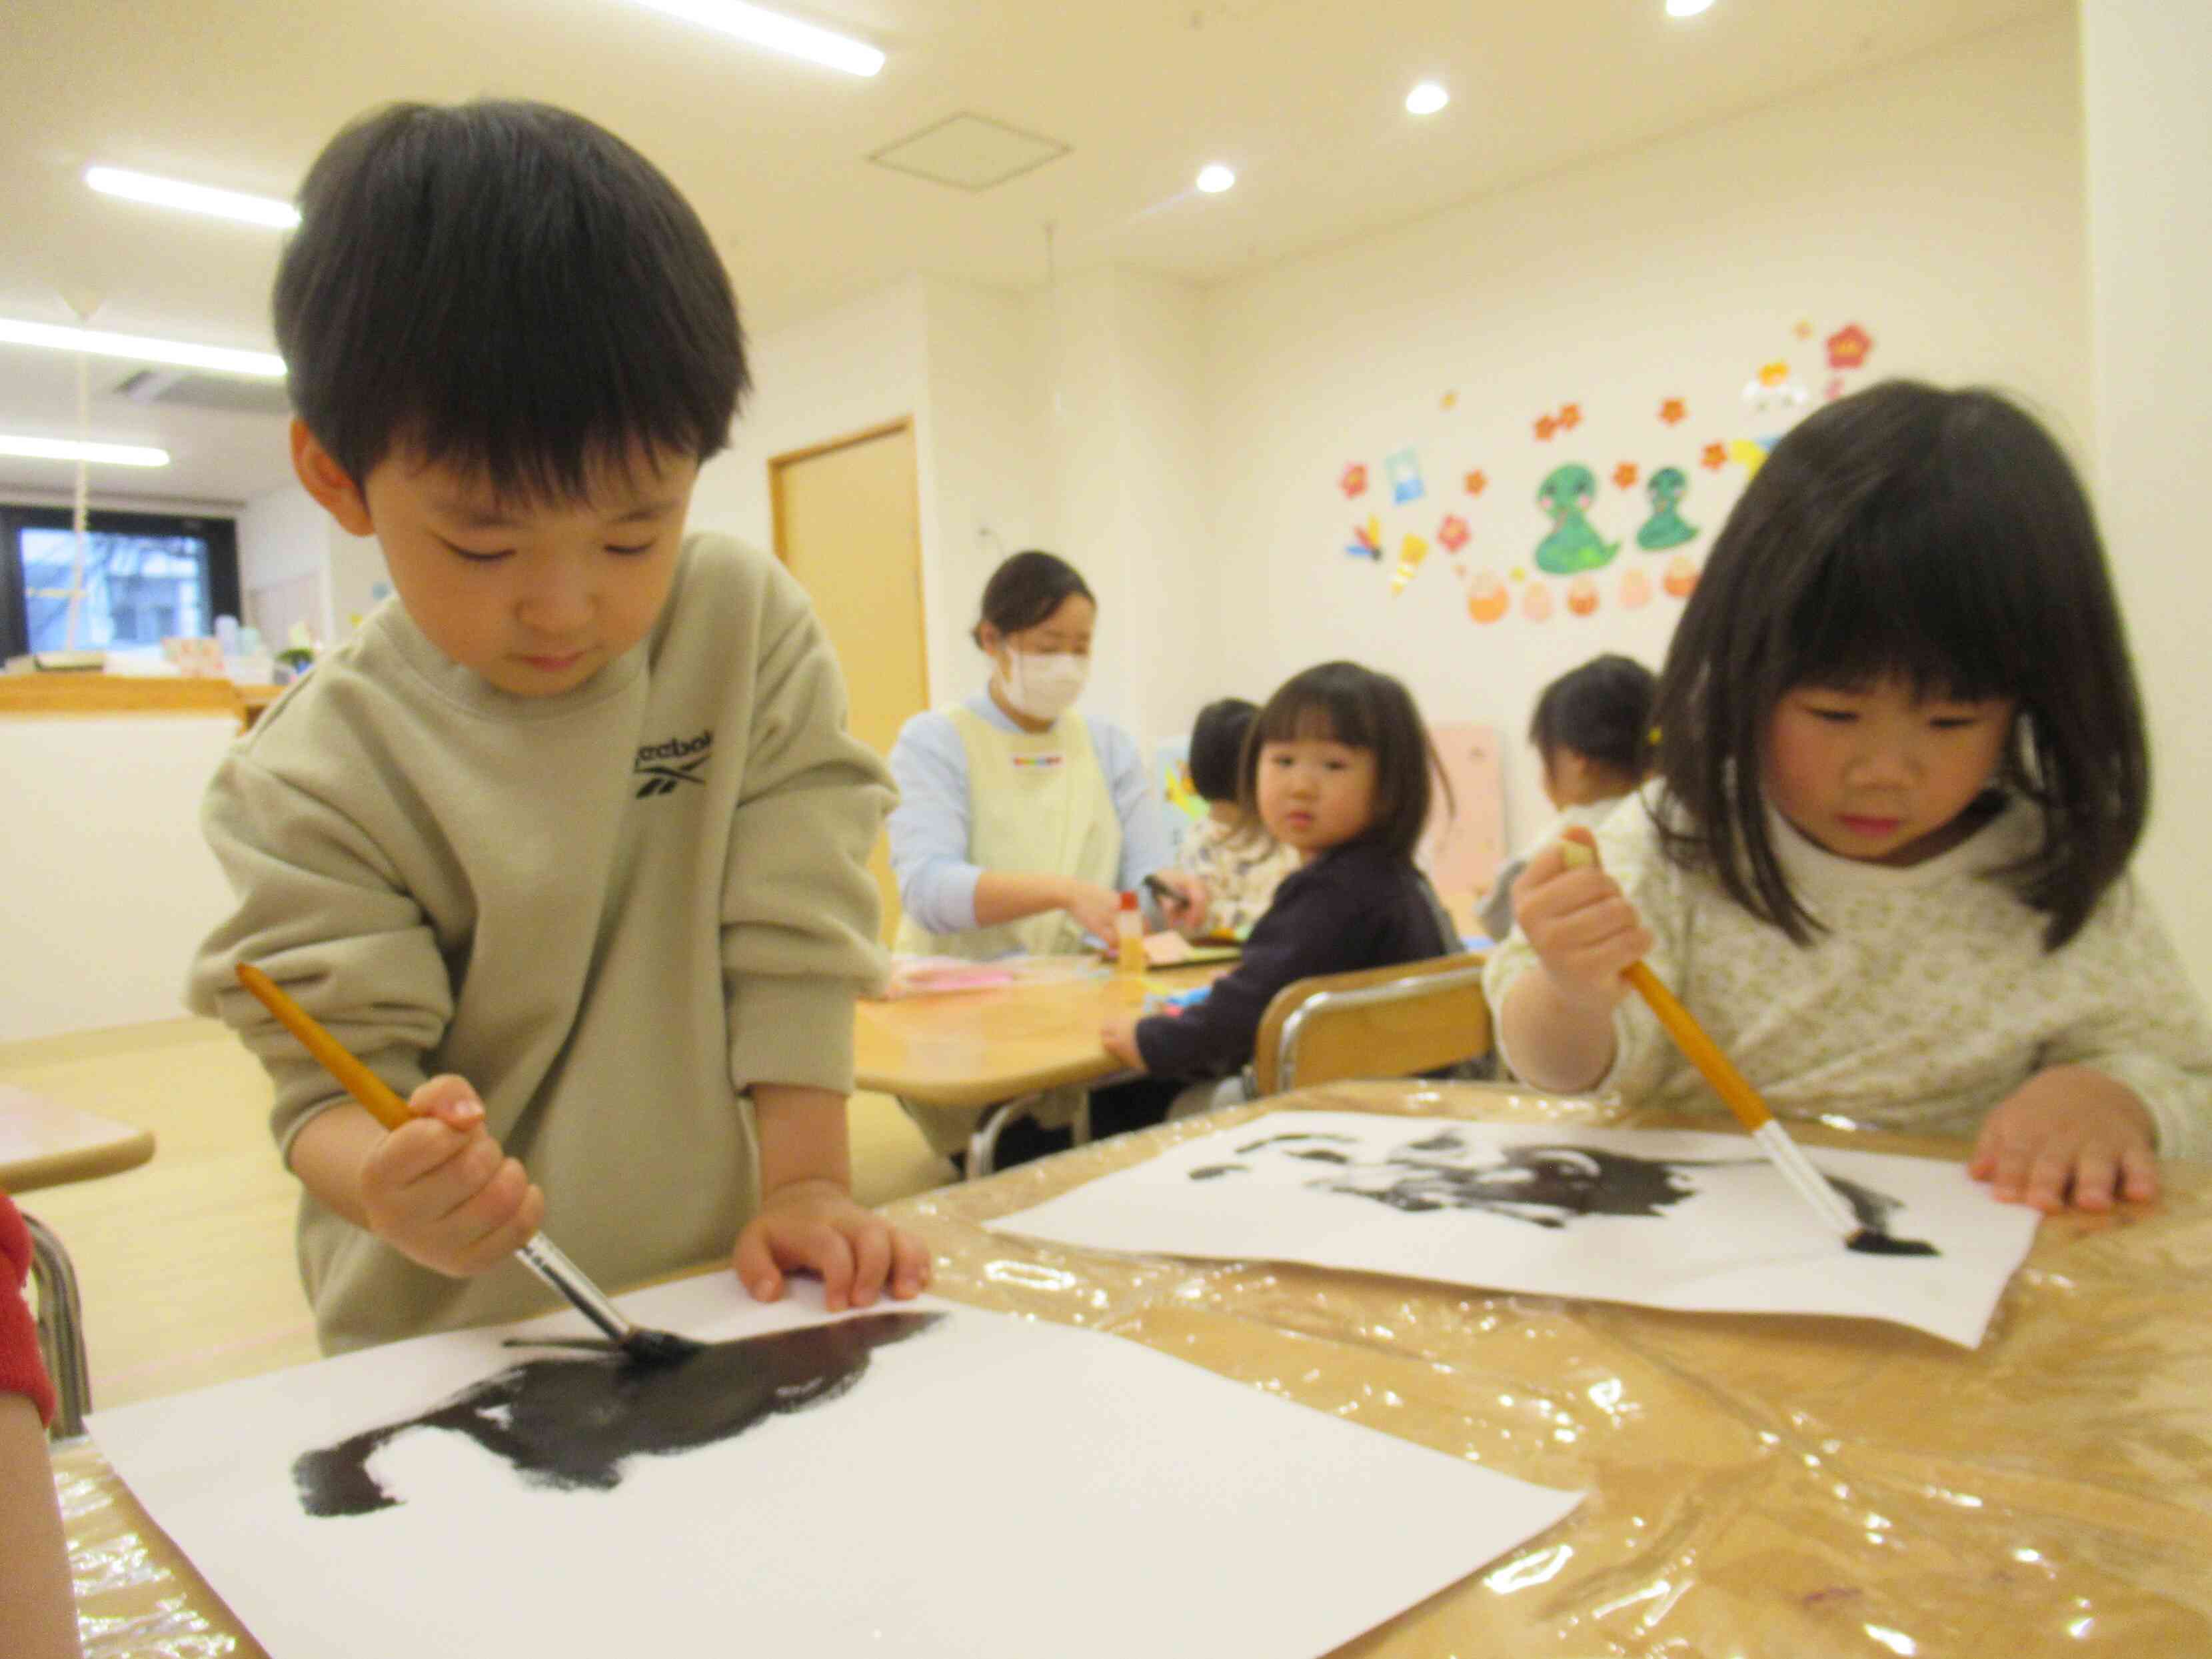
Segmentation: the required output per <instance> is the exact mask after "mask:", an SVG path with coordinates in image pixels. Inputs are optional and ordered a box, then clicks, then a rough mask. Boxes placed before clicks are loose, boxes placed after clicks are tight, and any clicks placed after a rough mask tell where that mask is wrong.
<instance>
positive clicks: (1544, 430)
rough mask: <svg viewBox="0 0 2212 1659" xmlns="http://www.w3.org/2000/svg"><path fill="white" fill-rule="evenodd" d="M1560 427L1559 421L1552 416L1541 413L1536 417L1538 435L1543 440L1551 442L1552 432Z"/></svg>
mask: <svg viewBox="0 0 2212 1659" xmlns="http://www.w3.org/2000/svg"><path fill="white" fill-rule="evenodd" d="M1558 430H1559V422H1558V421H1557V420H1556V419H1555V418H1553V416H1549V415H1539V416H1537V417H1536V436H1537V438H1538V439H1539V440H1541V441H1542V442H1545V443H1549V442H1551V441H1552V435H1553V433H1554V432H1557V431H1558Z"/></svg>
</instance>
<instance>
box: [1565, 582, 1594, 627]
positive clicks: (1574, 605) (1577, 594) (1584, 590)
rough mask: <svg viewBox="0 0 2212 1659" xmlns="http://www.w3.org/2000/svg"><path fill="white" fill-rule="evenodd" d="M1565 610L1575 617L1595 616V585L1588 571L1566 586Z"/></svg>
mask: <svg viewBox="0 0 2212 1659" xmlns="http://www.w3.org/2000/svg"><path fill="white" fill-rule="evenodd" d="M1567 609H1568V611H1571V613H1572V614H1574V615H1575V616H1577V617H1589V616H1595V614H1596V612H1597V583H1596V582H1595V580H1592V579H1591V577H1590V574H1589V572H1588V571H1584V572H1583V574H1581V575H1579V576H1577V577H1576V578H1575V579H1574V580H1572V581H1571V582H1569V583H1568V584H1567Z"/></svg>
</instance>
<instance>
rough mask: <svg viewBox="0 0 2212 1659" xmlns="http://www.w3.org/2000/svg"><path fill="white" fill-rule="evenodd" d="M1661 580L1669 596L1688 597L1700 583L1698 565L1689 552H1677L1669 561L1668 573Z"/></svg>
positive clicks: (1674, 597)
mask: <svg viewBox="0 0 2212 1659" xmlns="http://www.w3.org/2000/svg"><path fill="white" fill-rule="evenodd" d="M1660 580H1661V582H1662V586H1665V588H1666V590H1667V593H1668V598H1670V599H1688V598H1689V597H1690V590H1691V589H1692V588H1693V587H1695V586H1697V585H1698V567H1697V565H1696V564H1695V563H1694V562H1692V560H1691V559H1690V556H1688V555H1687V554H1686V553H1677V554H1676V555H1675V556H1674V557H1673V558H1671V559H1669V560H1668V561H1667V574H1665V575H1664V576H1663V577H1662V578H1661V579H1660Z"/></svg>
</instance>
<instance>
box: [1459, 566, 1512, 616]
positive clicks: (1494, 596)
mask: <svg viewBox="0 0 2212 1659" xmlns="http://www.w3.org/2000/svg"><path fill="white" fill-rule="evenodd" d="M1512 606H1513V595H1512V593H1511V592H1510V590H1509V589H1508V588H1507V587H1506V586H1505V584H1504V582H1502V581H1500V580H1498V575H1497V573H1496V572H1495V571H1490V570H1478V571H1476V572H1475V573H1474V575H1473V576H1472V577H1471V578H1469V579H1468V584H1467V614H1468V616H1470V617H1474V619H1475V621H1477V622H1479V623H1494V622H1497V621H1498V620H1499V619H1500V618H1502V617H1504V615H1505V613H1506V612H1507V611H1510V609H1512Z"/></svg>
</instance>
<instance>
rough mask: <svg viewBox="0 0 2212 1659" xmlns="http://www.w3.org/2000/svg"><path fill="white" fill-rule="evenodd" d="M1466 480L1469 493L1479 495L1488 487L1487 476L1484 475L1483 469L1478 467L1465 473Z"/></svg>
mask: <svg viewBox="0 0 2212 1659" xmlns="http://www.w3.org/2000/svg"><path fill="white" fill-rule="evenodd" d="M1466 482H1467V493H1468V495H1480V494H1482V492H1483V491H1484V490H1486V489H1489V488H1490V480H1489V478H1488V477H1486V476H1485V475H1484V473H1483V471H1481V469H1480V468H1479V467H1478V468H1477V469H1476V470H1475V471H1473V472H1470V473H1468V475H1467V480H1466Z"/></svg>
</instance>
